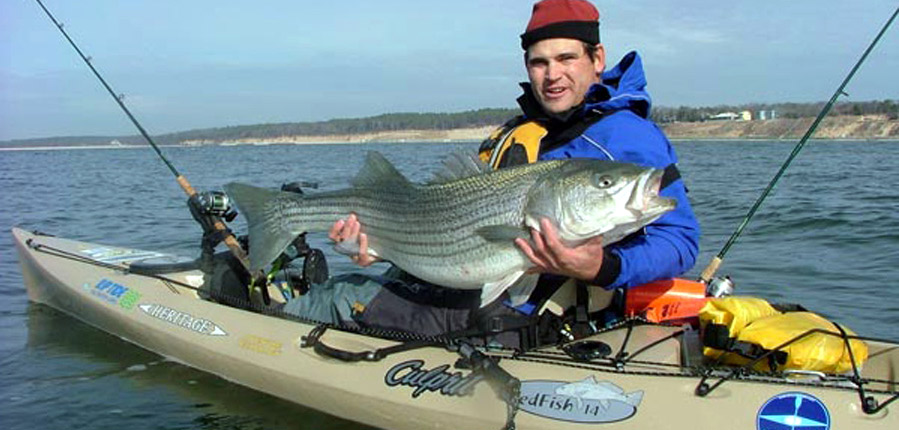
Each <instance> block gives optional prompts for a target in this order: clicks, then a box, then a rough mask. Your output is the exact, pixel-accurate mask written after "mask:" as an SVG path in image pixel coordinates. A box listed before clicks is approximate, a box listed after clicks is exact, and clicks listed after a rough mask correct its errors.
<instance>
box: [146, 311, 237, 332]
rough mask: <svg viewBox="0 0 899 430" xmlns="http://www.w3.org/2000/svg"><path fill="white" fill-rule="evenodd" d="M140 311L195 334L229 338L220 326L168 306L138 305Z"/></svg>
mask: <svg viewBox="0 0 899 430" xmlns="http://www.w3.org/2000/svg"><path fill="white" fill-rule="evenodd" d="M138 307H139V308H140V310H142V311H144V313H146V314H147V315H149V316H151V317H153V318H156V319H158V320H162V321H165V322H167V323H169V324H174V325H176V326H178V327H181V328H185V329H187V330H190V331H192V332H194V333H199V334H205V335H208V336H227V335H228V333H227V332H225V330H222V328H221V327H219V326H218V324H216V323H214V322H212V321H210V320H208V319H205V318H198V317H195V316H193V315H191V314H188V313H185V312H181V311H179V310H176V309H172V308H170V307H168V306H163V305H157V304H141V305H138Z"/></svg>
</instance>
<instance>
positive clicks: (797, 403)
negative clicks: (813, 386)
mask: <svg viewBox="0 0 899 430" xmlns="http://www.w3.org/2000/svg"><path fill="white" fill-rule="evenodd" d="M755 422H756V428H757V429H759V430H781V429H792V430H829V429H830V412H829V411H828V410H827V406H825V405H824V402H822V401H821V400H818V398H817V397H815V396H812V395H811V394H806V393H799V392H789V393H783V394H778V395H776V396H774V397H772V398H770V399H768V401H767V402H765V404H764V405H762V407H761V408H760V409H759V414H758V417H757V418H756V420H755Z"/></svg>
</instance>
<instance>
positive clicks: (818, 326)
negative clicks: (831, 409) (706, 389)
mask: <svg viewBox="0 0 899 430" xmlns="http://www.w3.org/2000/svg"><path fill="white" fill-rule="evenodd" d="M699 321H700V326H701V330H702V333H703V345H704V349H703V353H704V354H705V356H706V357H709V358H712V359H719V360H721V362H723V363H727V364H734V365H739V366H742V365H746V364H748V363H750V362H751V361H753V360H756V359H759V358H761V357H763V356H767V358H766V359H762V360H759V361H758V362H757V363H756V364H755V365H754V368H755V369H756V370H759V371H783V370H811V371H819V372H826V373H845V372H849V371H852V370H853V363H852V360H853V359H854V360H855V367H857V368H860V367H861V365H862V364H863V363H864V362H865V360H867V358H868V347H867V345H866V344H865V343H864V342H863V341H861V340H859V339H850V338H848V337H847V338H844V336H855V333H853V332H852V331H851V330H849V329H848V328H846V327H843V326H838V325H837V324H836V323H834V322H832V321H829V320H827V319H825V318H823V317H821V316H820V315H818V314H815V313H812V312H805V311H798V312H781V311H779V310H777V309H775V307H774V306H771V305H770V304H769V303H768V302H766V301H765V300H762V299H758V298H753V297H736V296H731V297H724V298H713V299H709V300H708V301H707V302H706V305H705V306H704V307H703V308H702V309H701V310H700V311H699ZM844 333H845V334H844ZM847 340H848V345H849V347H850V348H851V349H852V353H851V354H850V352H849V349H848V348H847V347H846V345H847Z"/></svg>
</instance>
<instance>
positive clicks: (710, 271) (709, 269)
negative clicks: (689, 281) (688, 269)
mask: <svg viewBox="0 0 899 430" xmlns="http://www.w3.org/2000/svg"><path fill="white" fill-rule="evenodd" d="M722 261H723V260H722V259H721V257H718V256H716V257H715V258H713V259H712V261H709V265H708V266H706V267H705V270H703V271H702V274H701V275H699V282H702V283H704V284H708V283H709V281H710V280H712V277H713V276H715V272H717V271H718V267H719V266H721V262H722Z"/></svg>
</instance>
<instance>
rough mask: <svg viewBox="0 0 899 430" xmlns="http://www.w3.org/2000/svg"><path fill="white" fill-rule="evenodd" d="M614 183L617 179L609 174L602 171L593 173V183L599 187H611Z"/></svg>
mask: <svg viewBox="0 0 899 430" xmlns="http://www.w3.org/2000/svg"><path fill="white" fill-rule="evenodd" d="M614 184H615V180H614V179H612V177H611V176H609V175H603V174H600V173H597V174H595V175H593V185H595V186H596V187H597V188H603V189H605V188H609V187H611V186H612V185H614Z"/></svg>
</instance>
